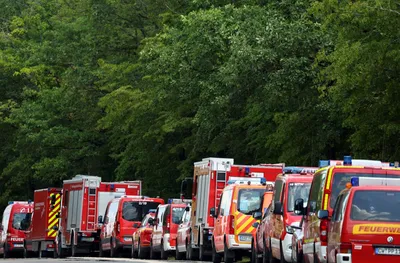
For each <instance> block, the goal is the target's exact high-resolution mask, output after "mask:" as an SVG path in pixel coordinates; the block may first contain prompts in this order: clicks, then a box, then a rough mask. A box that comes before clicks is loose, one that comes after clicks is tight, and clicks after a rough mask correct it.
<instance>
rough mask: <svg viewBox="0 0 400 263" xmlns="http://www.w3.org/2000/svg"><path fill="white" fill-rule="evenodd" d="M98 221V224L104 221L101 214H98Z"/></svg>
mask: <svg viewBox="0 0 400 263" xmlns="http://www.w3.org/2000/svg"><path fill="white" fill-rule="evenodd" d="M98 221H99V224H103V223H104V221H103V216H99V219H98Z"/></svg>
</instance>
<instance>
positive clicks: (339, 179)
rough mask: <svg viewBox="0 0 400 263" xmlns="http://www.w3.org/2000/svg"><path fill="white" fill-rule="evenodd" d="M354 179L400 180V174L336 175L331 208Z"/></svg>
mask: <svg viewBox="0 0 400 263" xmlns="http://www.w3.org/2000/svg"><path fill="white" fill-rule="evenodd" d="M352 177H386V178H400V174H398V175H397V174H388V175H387V174H386V173H382V174H370V173H334V174H333V182H332V194H331V197H330V198H331V200H330V201H329V203H330V206H331V208H332V209H333V208H334V207H335V203H336V199H337V197H338V196H339V194H340V192H341V191H342V190H343V189H345V188H346V184H347V183H349V182H350V180H351V178H352Z"/></svg>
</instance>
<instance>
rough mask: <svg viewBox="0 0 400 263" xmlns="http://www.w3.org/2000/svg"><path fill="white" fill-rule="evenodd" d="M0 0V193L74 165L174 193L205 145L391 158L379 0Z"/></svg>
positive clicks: (254, 159) (387, 27)
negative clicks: (140, 181) (141, 181)
mask: <svg viewBox="0 0 400 263" xmlns="http://www.w3.org/2000/svg"><path fill="white" fill-rule="evenodd" d="M0 5H1V6H2V7H3V8H2V9H0V18H1V19H0V27H1V31H0V89H1V92H0V136H1V146H0V147H1V151H0V182H1V184H0V191H1V195H0V203H1V204H4V203H5V202H6V201H7V200H9V199H26V198H31V197H32V192H33V191H34V189H38V188H41V187H47V186H50V185H54V186H59V185H61V183H62V180H63V179H66V178H70V177H72V176H73V175H75V174H91V175H99V176H102V177H103V178H104V180H126V179H141V180H143V181H144V185H145V192H146V194H149V195H161V196H163V197H167V196H177V194H178V189H179V180H180V179H182V178H184V177H187V176H190V175H191V173H192V170H191V168H192V163H193V162H194V161H198V160H200V159H201V158H204V157H208V156H220V157H232V158H235V162H236V163H247V164H255V163H271V162H285V163H288V164H298V165H313V166H315V165H316V164H317V160H318V159H321V158H341V157H342V156H343V154H348V153H350V154H352V155H353V156H355V157H359V158H376V159H382V160H387V161H393V160H399V159H400V152H399V151H398V150H397V149H399V147H398V144H399V143H400V140H399V138H400V121H399V118H398V115H399V113H400V104H399V103H397V98H398V97H399V95H400V89H399V83H400V75H399V72H400V41H399V39H400V32H399V31H398V29H397V25H398V24H400V6H399V5H398V3H396V2H394V1H388V0H379V1H378V0H353V1H349V0H343V1H334V0H319V1H317V0H315V1H311V0H283V1H264V0H241V1H239V0H237V1H228V0H220V1H204V0H201V1H199V0H191V1H188V0H168V1H165V0H163V1H161V0H141V1H122V0H96V1H93V0H70V1H63V0H47V1H41V0H39V1H37V0H36V1H31V0H0ZM4 7H5V8H4ZM21 190H23V191H21Z"/></svg>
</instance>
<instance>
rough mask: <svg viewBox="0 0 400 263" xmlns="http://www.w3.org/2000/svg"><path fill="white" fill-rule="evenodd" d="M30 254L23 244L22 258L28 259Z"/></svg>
mask: <svg viewBox="0 0 400 263" xmlns="http://www.w3.org/2000/svg"><path fill="white" fill-rule="evenodd" d="M30 257H31V253H29V251H28V249H27V248H26V244H24V258H30Z"/></svg>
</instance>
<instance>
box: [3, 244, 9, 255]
mask: <svg viewBox="0 0 400 263" xmlns="http://www.w3.org/2000/svg"><path fill="white" fill-rule="evenodd" d="M3 251H4V253H3V258H9V257H10V251H9V250H8V244H7V242H6V243H4V250H3Z"/></svg>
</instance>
